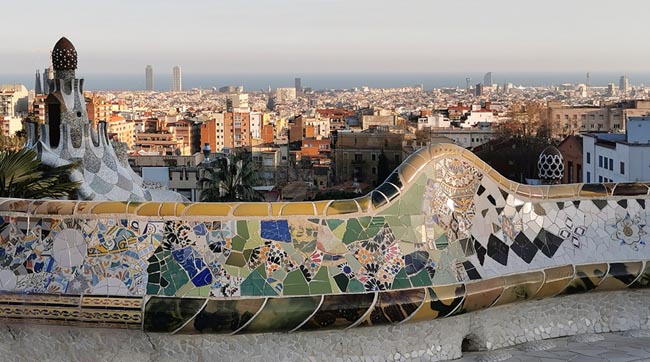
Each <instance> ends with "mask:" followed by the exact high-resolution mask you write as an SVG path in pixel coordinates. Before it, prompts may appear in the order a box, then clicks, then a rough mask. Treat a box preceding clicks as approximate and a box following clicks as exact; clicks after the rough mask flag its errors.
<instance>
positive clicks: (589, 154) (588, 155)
mask: <svg viewBox="0 0 650 362" xmlns="http://www.w3.org/2000/svg"><path fill="white" fill-rule="evenodd" d="M587 163H591V152H587Z"/></svg>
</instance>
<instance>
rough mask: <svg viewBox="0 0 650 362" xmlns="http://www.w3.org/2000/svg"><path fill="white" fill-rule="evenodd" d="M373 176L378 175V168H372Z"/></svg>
mask: <svg viewBox="0 0 650 362" xmlns="http://www.w3.org/2000/svg"><path fill="white" fill-rule="evenodd" d="M372 174H373V175H376V174H377V168H376V167H373V168H372Z"/></svg>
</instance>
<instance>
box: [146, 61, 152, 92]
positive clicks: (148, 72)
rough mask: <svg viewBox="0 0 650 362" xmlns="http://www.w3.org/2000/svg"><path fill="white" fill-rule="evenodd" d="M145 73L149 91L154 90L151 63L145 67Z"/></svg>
mask: <svg viewBox="0 0 650 362" xmlns="http://www.w3.org/2000/svg"><path fill="white" fill-rule="evenodd" d="M144 75H145V79H146V84H147V88H146V89H147V90H148V91H152V90H153V67H152V66H151V65H147V67H146V68H145V69H144Z"/></svg>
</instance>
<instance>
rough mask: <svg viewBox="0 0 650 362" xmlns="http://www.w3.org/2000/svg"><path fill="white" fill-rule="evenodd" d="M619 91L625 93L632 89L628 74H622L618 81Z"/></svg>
mask: <svg viewBox="0 0 650 362" xmlns="http://www.w3.org/2000/svg"><path fill="white" fill-rule="evenodd" d="M618 91H619V92H621V94H624V95H625V94H627V93H628V92H629V91H630V80H629V79H628V78H627V75H622V76H621V79H620V80H619V81H618Z"/></svg>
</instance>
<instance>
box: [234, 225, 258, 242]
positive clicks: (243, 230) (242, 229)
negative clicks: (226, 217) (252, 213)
mask: <svg viewBox="0 0 650 362" xmlns="http://www.w3.org/2000/svg"><path fill="white" fill-rule="evenodd" d="M249 222H250V223H254V222H256V223H258V224H259V221H246V220H238V221H237V235H239V236H241V237H242V238H243V239H244V240H245V239H248V238H249V237H250V234H249V233H248V223H249Z"/></svg>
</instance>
